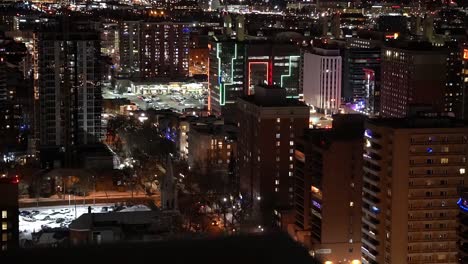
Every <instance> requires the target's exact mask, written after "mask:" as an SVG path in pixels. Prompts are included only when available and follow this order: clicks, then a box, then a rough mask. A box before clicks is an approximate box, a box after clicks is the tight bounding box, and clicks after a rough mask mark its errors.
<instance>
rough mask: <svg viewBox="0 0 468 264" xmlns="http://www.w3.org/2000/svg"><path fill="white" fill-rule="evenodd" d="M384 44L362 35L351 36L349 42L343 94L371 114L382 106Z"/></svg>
mask: <svg viewBox="0 0 468 264" xmlns="http://www.w3.org/2000/svg"><path fill="white" fill-rule="evenodd" d="M380 45H381V43H380V42H379V41H375V40H370V39H361V38H349V39H347V43H346V46H347V47H346V49H345V55H344V62H343V96H342V97H343V98H344V99H345V101H346V102H350V103H352V104H353V105H354V107H355V109H356V110H361V111H363V112H365V113H366V114H368V115H378V114H379V109H380V104H379V103H380V62H381V60H380V56H381V47H380Z"/></svg>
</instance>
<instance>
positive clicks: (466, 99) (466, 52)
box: [461, 45, 468, 120]
mask: <svg viewBox="0 0 468 264" xmlns="http://www.w3.org/2000/svg"><path fill="white" fill-rule="evenodd" d="M461 55H462V64H463V67H462V72H461V77H462V84H461V85H462V87H463V91H467V89H468V45H464V46H463V47H462V54H461ZM462 118H463V119H464V120H466V119H467V118H468V93H466V92H464V94H463V111H462Z"/></svg>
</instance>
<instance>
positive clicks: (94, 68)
mask: <svg viewBox="0 0 468 264" xmlns="http://www.w3.org/2000/svg"><path fill="white" fill-rule="evenodd" d="M99 56H100V47H99V35H98V34H97V33H96V32H93V31H80V30H74V29H72V28H70V29H67V30H66V31H60V30H59V31H52V30H44V31H40V32H38V33H37V34H36V35H35V37H34V99H35V102H36V104H35V112H36V118H37V121H38V122H37V123H36V125H37V126H36V129H37V130H36V131H38V132H39V133H38V139H39V144H40V146H41V149H43V150H47V149H50V150H53V151H54V152H60V153H70V151H72V149H73V148H74V147H76V146H80V145H88V144H95V143H97V142H99V141H100V139H101V112H102V109H101V108H102V106H101V104H102V95H101V75H100V71H99V70H100V67H99V60H98V59H99ZM46 156H47V155H46ZM70 159H71V157H70Z"/></svg>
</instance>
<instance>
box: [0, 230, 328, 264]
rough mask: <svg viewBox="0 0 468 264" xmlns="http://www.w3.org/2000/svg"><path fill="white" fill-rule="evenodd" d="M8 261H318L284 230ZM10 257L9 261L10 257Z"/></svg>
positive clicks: (19, 255)
mask: <svg viewBox="0 0 468 264" xmlns="http://www.w3.org/2000/svg"><path fill="white" fill-rule="evenodd" d="M1 259H2V261H3V260H4V259H5V263H10V262H11V263H29V262H34V261H37V260H40V259H43V260H47V263H49V264H54V263H64V262H66V263H72V264H74V263H79V264H82V263H113V264H120V263H122V264H123V263H147V262H149V261H151V260H161V261H163V260H169V261H170V262H171V263H206V264H210V263H216V264H219V263H223V264H231V263H232V264H234V263H235V264H238V263H295V264H318V263H319V262H318V261H316V260H314V259H313V258H312V257H311V256H310V255H309V254H308V252H307V250H306V249H305V248H303V247H301V246H299V245H298V243H296V242H294V241H293V240H291V239H290V238H289V237H287V236H286V235H282V234H267V235H258V236H231V237H222V238H218V239H186V240H169V241H161V242H150V243H116V244H111V245H102V246H89V247H78V248H60V249H57V248H43V249H28V250H18V251H7V253H6V254H4V256H2V258H1ZM9 260H10V261H9Z"/></svg>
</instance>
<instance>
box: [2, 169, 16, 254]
mask: <svg viewBox="0 0 468 264" xmlns="http://www.w3.org/2000/svg"><path fill="white" fill-rule="evenodd" d="M18 182H19V179H18V176H15V177H0V193H1V194H2V199H0V224H1V228H0V237H1V240H0V255H1V254H2V252H5V251H7V250H15V249H17V248H18V247H19V238H18V236H19V230H18V226H19V219H18Z"/></svg>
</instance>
